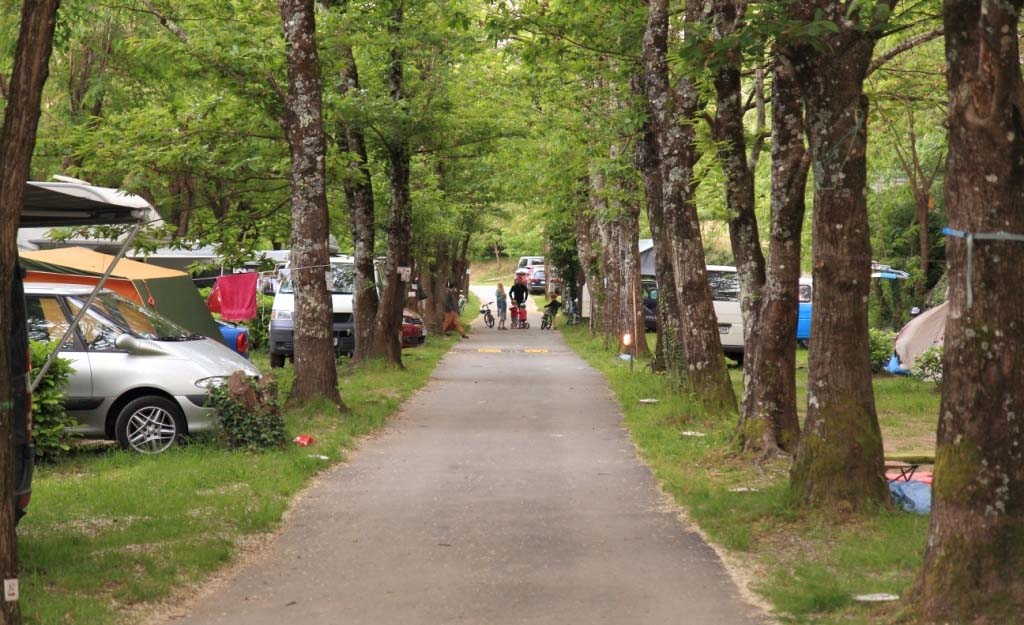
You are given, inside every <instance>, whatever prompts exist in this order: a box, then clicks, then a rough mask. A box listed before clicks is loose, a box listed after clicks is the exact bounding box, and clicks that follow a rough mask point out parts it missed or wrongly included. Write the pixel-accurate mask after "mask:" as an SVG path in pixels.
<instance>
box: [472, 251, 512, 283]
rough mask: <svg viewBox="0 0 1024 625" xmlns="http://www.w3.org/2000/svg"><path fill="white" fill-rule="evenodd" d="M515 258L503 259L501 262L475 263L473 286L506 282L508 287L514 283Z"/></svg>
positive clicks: (473, 267)
mask: <svg viewBox="0 0 1024 625" xmlns="http://www.w3.org/2000/svg"><path fill="white" fill-rule="evenodd" d="M517 260H518V259H515V258H502V259H501V262H497V261H493V260H486V261H473V266H472V268H471V269H472V272H473V273H472V274H471V276H472V278H473V284H496V283H498V282H505V285H506V286H508V285H509V283H510V282H511V281H512V274H513V273H515V270H516V262H517Z"/></svg>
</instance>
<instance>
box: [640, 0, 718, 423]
mask: <svg viewBox="0 0 1024 625" xmlns="http://www.w3.org/2000/svg"><path fill="white" fill-rule="evenodd" d="M668 5H669V2H668V0H649V1H648V22H647V30H646V32H645V34H644V39H643V68H644V69H643V84H644V87H645V90H646V91H647V106H648V110H649V112H650V115H651V121H652V125H653V127H654V134H655V136H656V137H657V145H658V154H659V157H660V161H661V176H662V184H663V185H664V186H663V194H662V199H663V202H664V212H665V227H666V230H667V237H666V238H667V241H668V244H669V245H668V248H667V249H666V250H664V251H663V252H662V253H668V255H669V257H670V258H671V262H672V269H673V272H674V274H675V279H676V293H677V295H678V299H679V309H680V318H681V320H682V328H683V332H682V337H681V339H682V345H683V353H684V358H685V362H686V371H685V381H686V384H687V386H688V387H689V390H691V391H692V392H693V393H694V395H695V397H696V399H697V401H699V402H700V403H702V404H703V405H704V406H705V407H706V408H707V409H709V410H710V411H712V412H715V411H719V410H722V409H726V410H735V408H736V395H735V393H734V392H733V389H732V384H731V382H730V381H729V374H728V371H727V370H726V367H725V358H724V357H723V355H722V341H721V337H720V336H719V334H718V324H717V323H716V322H715V309H714V305H713V303H712V299H711V288H710V286H709V285H708V279H707V271H706V263H705V257H704V245H703V242H702V240H701V231H700V223H699V221H698V219H697V207H696V205H695V203H694V189H695V187H696V184H695V180H694V175H693V168H694V164H695V163H696V161H697V147H696V143H695V130H694V128H693V125H692V121H691V120H692V119H693V118H694V117H695V116H696V113H697V112H698V109H699V108H700V94H699V92H698V88H697V85H696V84H695V83H694V82H693V80H691V79H690V78H689V77H687V76H685V75H684V76H680V77H678V79H677V84H676V87H675V88H674V89H673V88H672V86H671V83H670V80H669V69H668V29H669V10H668ZM700 10H701V7H700V6H699V5H697V3H687V5H686V8H685V17H686V21H687V22H689V23H693V22H696V21H698V19H699V17H700V13H699V12H700Z"/></svg>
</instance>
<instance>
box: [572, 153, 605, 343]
mask: <svg viewBox="0 0 1024 625" xmlns="http://www.w3.org/2000/svg"><path fill="white" fill-rule="evenodd" d="M589 187H590V193H589V194H588V196H587V203H586V205H581V206H580V207H579V208H578V209H577V210H576V251H577V254H578V255H579V258H580V271H582V272H583V275H584V277H585V280H586V284H587V289H588V290H589V291H590V302H591V308H592V310H581V311H580V313H581V314H584V315H589V318H590V332H591V334H593V333H594V332H596V331H599V330H600V325H601V317H600V315H601V303H602V302H603V301H604V278H603V276H602V275H601V260H600V259H601V248H600V245H599V243H598V242H599V240H600V238H599V236H598V234H597V226H596V221H597V219H596V217H595V216H594V214H595V213H596V212H597V210H598V207H599V205H600V204H599V203H600V201H601V198H600V197H599V195H598V193H599V192H600V190H602V189H603V188H604V177H603V176H601V174H598V173H593V174H591V175H590V179H589Z"/></svg>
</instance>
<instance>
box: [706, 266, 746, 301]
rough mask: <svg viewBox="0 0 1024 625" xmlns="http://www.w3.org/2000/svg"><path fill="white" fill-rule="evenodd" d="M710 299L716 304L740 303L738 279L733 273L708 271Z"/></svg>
mask: <svg viewBox="0 0 1024 625" xmlns="http://www.w3.org/2000/svg"><path fill="white" fill-rule="evenodd" d="M708 284H709V285H710V286H711V299H713V300H715V301H716V302H738V301H740V278H739V276H738V275H737V274H736V272H734V271H709V272H708Z"/></svg>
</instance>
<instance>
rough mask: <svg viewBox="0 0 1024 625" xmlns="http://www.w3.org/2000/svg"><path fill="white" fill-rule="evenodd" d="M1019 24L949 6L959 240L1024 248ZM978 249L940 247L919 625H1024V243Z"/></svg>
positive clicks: (974, 0) (952, 219)
mask: <svg viewBox="0 0 1024 625" xmlns="http://www.w3.org/2000/svg"><path fill="white" fill-rule="evenodd" d="M1020 12H1021V1H1020V0H1015V1H1013V2H1006V3H994V2H986V1H982V0H946V3H945V12H944V13H945V30H946V35H945V36H946V58H947V59H948V63H949V68H948V71H947V74H946V80H947V84H948V93H949V96H950V101H949V118H948V119H949V123H948V128H949V129H950V130H949V155H948V158H947V160H946V172H947V175H946V188H945V201H946V202H945V203H946V211H947V213H948V215H949V224H950V226H951V227H953V228H956V229H959V230H963V231H965V232H972V233H985V232H1009V233H1013V234H1017V235H1021V234H1024V187H1022V186H1021V182H1020V181H1021V180H1022V177H1024V165H1022V163H1024V121H1022V120H1024V82H1022V78H1021V66H1020V56H1019V54H1020V52H1019V49H1018V48H1019V44H1018V24H1019V21H1020ZM973 248H974V249H973V256H968V255H969V254H970V252H969V250H970V247H969V245H968V243H967V241H966V240H965V239H962V238H955V237H949V238H948V239H947V243H946V258H947V260H948V267H949V286H950V298H949V307H950V309H949V318H948V321H947V322H946V324H947V325H946V343H945V360H944V363H943V365H944V367H943V368H944V374H943V381H942V408H941V415H942V418H941V419H940V420H939V431H938V445H937V448H936V454H935V489H934V491H933V499H932V513H931V525H930V528H929V532H928V543H927V545H928V546H927V549H926V551H925V557H924V564H923V565H922V567H921V572H920V573H919V575H918V579H917V587H916V589H915V590H914V592H912V593H910V596H912V597H915V598H916V599H915V607H916V608H917V610H918V611H919V613H920V615H921V616H923V617H924V619H925V620H926V621H927V622H942V623H947V622H955V623H974V624H979V625H980V624H982V623H1018V622H1020V618H1021V615H1022V614H1024V540H1022V533H1021V528H1022V527H1024V453H1022V451H1021V433H1020V428H1021V426H1020V420H1021V417H1022V415H1024V384H1022V383H1021V371H1024V313H1022V312H1021V311H1024V292H1022V291H1021V290H1020V288H1019V286H1018V285H1017V284H1015V283H1013V281H1012V276H1019V275H1020V268H1021V267H1024V242H1020V241H1012V242H1008V241H985V240H978V239H975V241H974V244H973ZM972 265H973V267H972ZM968 267H971V269H970V270H969V269H968ZM1008 278H1011V279H1010V280H1008ZM968 281H970V282H968ZM968 288H970V289H971V290H970V291H968ZM971 297H973V302H971V301H969V298H971Z"/></svg>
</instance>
